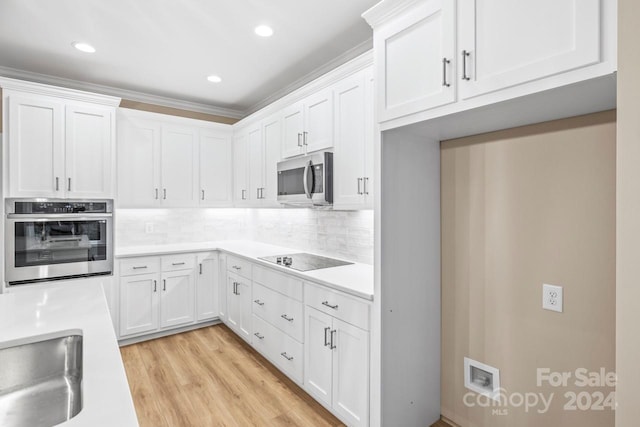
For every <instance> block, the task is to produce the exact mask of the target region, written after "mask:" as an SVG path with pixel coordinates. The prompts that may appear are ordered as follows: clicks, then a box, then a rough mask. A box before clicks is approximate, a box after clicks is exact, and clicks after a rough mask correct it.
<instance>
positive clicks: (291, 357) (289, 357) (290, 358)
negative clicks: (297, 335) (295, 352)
mask: <svg viewBox="0 0 640 427" xmlns="http://www.w3.org/2000/svg"><path fill="white" fill-rule="evenodd" d="M280 356H282V357H284V358H285V359H287V360H289V361H291V360H293V356H288V355H287V352H286V351H284V352H282V353H280Z"/></svg>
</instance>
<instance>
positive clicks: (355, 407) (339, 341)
mask: <svg viewBox="0 0 640 427" xmlns="http://www.w3.org/2000/svg"><path fill="white" fill-rule="evenodd" d="M331 333H332V337H331V340H330V341H331V344H332V346H333V392H332V394H333V403H332V407H333V409H334V410H335V411H336V412H337V413H338V414H339V415H340V416H341V417H342V418H343V419H345V420H347V424H348V425H350V426H362V427H364V426H368V425H369V333H368V332H367V331H363V330H362V329H360V328H356V327H355V326H352V325H350V324H348V323H345V322H343V321H341V320H338V319H335V318H334V319H333V330H332V332H331Z"/></svg>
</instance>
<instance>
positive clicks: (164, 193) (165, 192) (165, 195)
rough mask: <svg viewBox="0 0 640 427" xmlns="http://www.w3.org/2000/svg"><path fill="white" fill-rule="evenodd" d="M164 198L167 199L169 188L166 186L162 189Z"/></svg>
mask: <svg viewBox="0 0 640 427" xmlns="http://www.w3.org/2000/svg"><path fill="white" fill-rule="evenodd" d="M162 198H163V199H164V200H167V189H166V188H163V189H162Z"/></svg>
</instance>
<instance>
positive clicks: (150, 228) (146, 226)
mask: <svg viewBox="0 0 640 427" xmlns="http://www.w3.org/2000/svg"><path fill="white" fill-rule="evenodd" d="M144 232H145V233H147V234H151V233H153V223H152V222H145V224H144Z"/></svg>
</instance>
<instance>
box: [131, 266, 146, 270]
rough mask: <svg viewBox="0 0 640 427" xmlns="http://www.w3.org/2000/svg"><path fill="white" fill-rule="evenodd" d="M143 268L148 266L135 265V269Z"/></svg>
mask: <svg viewBox="0 0 640 427" xmlns="http://www.w3.org/2000/svg"><path fill="white" fill-rule="evenodd" d="M141 268H147V266H146V265H140V266H134V267H133V269H134V270H140V269H141Z"/></svg>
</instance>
